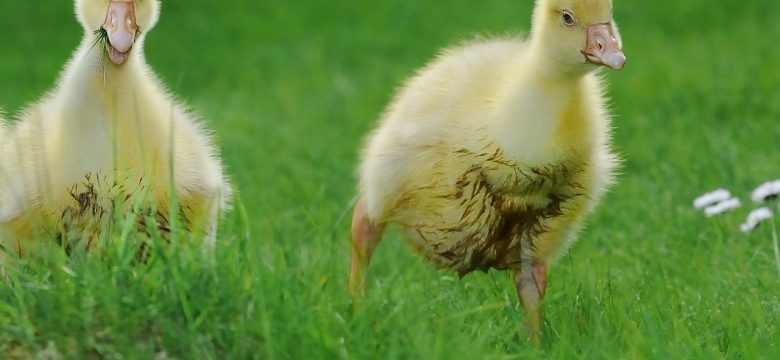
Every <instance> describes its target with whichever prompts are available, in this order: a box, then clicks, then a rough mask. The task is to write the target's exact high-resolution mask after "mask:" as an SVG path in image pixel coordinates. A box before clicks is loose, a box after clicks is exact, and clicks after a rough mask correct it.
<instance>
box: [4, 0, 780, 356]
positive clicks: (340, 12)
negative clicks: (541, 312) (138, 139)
mask: <svg viewBox="0 0 780 360" xmlns="http://www.w3.org/2000/svg"><path fill="white" fill-rule="evenodd" d="M54 3H56V4H54ZM163 5H164V6H163V12H162V18H161V22H160V24H159V26H158V27H157V28H156V29H155V30H154V31H153V32H152V33H151V34H150V37H149V39H148V46H147V49H146V52H147V54H148V57H149V61H150V63H151V64H152V66H153V67H154V68H155V70H156V71H157V72H158V74H159V75H160V76H161V78H162V79H164V81H165V82H166V83H167V84H168V85H169V87H170V88H171V90H172V91H174V92H175V93H176V94H178V96H179V97H181V98H182V99H186V101H188V102H189V103H190V104H191V105H192V106H193V107H194V108H195V109H196V110H197V112H198V113H200V114H202V115H203V116H204V118H206V119H207V120H208V125H209V126H210V127H211V128H213V129H215V133H216V135H217V138H218V142H219V144H220V146H221V147H222V149H223V154H224V158H225V161H226V163H227V165H228V169H229V173H230V175H231V177H232V179H233V182H234V184H235V186H236V188H237V189H238V191H239V193H238V200H239V201H238V202H237V206H236V209H235V210H234V211H233V212H232V213H230V214H229V216H228V217H227V219H225V224H224V226H223V231H222V232H223V233H222V234H221V236H220V241H221V242H220V245H219V246H218V248H217V250H216V255H215V257H214V259H213V260H211V259H209V258H208V257H206V256H204V255H203V254H201V252H200V251H198V249H196V248H194V247H192V246H186V245H185V246H182V247H168V248H158V249H156V257H155V259H154V260H153V261H152V262H151V263H150V264H147V265H136V266H133V265H131V264H130V263H129V262H128V257H127V256H125V254H124V252H123V250H122V249H121V247H119V246H107V247H106V250H105V251H104V252H103V253H101V254H97V255H95V256H90V257H86V258H85V257H83V256H75V257H73V258H65V257H64V256H62V254H58V253H57V251H54V252H53V254H51V256H49V257H47V260H46V261H34V262H28V263H22V264H19V265H17V266H13V267H11V268H10V269H8V270H7V272H8V276H7V277H8V280H7V281H6V282H5V283H4V284H3V285H1V286H0V354H2V355H0V358H9V357H13V356H16V357H19V358H25V357H33V358H35V357H44V356H54V357H49V358H57V357H56V356H58V355H62V356H64V357H66V358H110V359H114V358H116V359H119V358H129V359H136V358H138V359H149V358H154V357H155V356H158V358H166V357H164V356H167V358H180V359H191V358H211V359H223V358H239V359H241V358H269V359H276V358H280V359H311V358H322V359H340V358H346V359H370V358H376V359H385V358H401V359H505V358H507V359H508V358H537V357H538V358H560V359H572V358H608V359H617V358H639V359H667V358H681V359H691V358H702V359H712V358H730V359H752V358H767V359H772V358H780V328H778V326H780V325H779V324H780V277H778V274H777V272H776V270H775V267H774V262H773V256H772V251H771V242H770V232H769V228H768V227H763V228H759V229H758V230H757V231H756V232H754V233H752V234H749V235H745V234H742V233H740V232H739V229H738V228H739V224H740V223H741V222H742V220H743V219H744V216H745V215H746V214H747V212H748V211H749V210H750V209H751V208H752V207H753V204H750V203H749V200H748V199H747V197H746V195H748V194H749V191H750V190H752V189H753V188H754V187H755V186H756V185H758V184H760V183H761V182H763V181H765V180H770V179H774V178H778V177H780V152H778V151H780V150H779V149H780V148H779V147H778V143H780V125H778V124H780V123H779V122H778V121H780V66H778V60H779V59H780V46H778V44H779V43H780V42H779V41H778V38H780V22H778V21H777V15H778V14H780V5H778V3H777V1H774V0H753V1H744V0H742V1H737V0H720V1H717V2H716V1H706V0H688V1H673V0H658V1H624V0H616V7H617V8H616V13H615V16H616V19H617V20H618V22H619V23H620V25H621V32H622V34H623V40H624V42H625V50H626V54H627V55H628V57H629V63H628V65H627V67H626V69H625V70H624V71H622V72H609V73H605V75H606V78H607V79H608V80H609V82H610V84H611V86H610V93H611V96H612V98H613V101H612V108H613V109H614V113H615V114H616V117H615V121H614V123H615V126H616V131H615V142H616V147H617V148H618V149H619V151H620V153H622V154H623V157H624V158H625V163H624V167H623V170H622V172H623V173H622V175H621V177H620V181H619V184H618V185H617V186H616V187H615V188H614V190H613V191H612V192H611V193H610V195H609V196H608V197H607V198H606V199H605V201H604V202H603V203H602V205H601V206H600V207H599V208H598V211H597V212H596V214H594V216H592V217H591V218H590V219H589V221H588V226H587V229H586V230H585V231H584V232H583V233H582V234H581V236H580V241H579V242H578V243H577V244H576V245H575V246H574V247H573V248H572V249H571V251H570V254H569V255H568V256H566V257H564V258H563V259H562V260H561V261H560V263H558V264H557V266H554V267H553V268H552V269H551V275H550V276H551V278H550V288H549V290H548V295H547V298H546V301H545V324H544V327H545V328H544V341H543V343H542V344H541V346H539V347H534V346H532V345H530V344H528V343H526V342H525V341H524V340H521V338H520V336H519V335H518V331H517V330H518V328H519V324H520V323H521V321H522V316H523V313H522V311H521V310H520V309H519V307H518V305H517V301H516V298H515V293H514V290H513V287H512V285H511V281H510V279H509V276H508V275H507V274H506V273H503V272H491V273H489V274H481V273H475V274H472V275H469V276H467V277H465V278H464V279H462V280H458V278H457V275H456V274H453V273H448V272H444V271H437V270H435V269H434V267H433V266H431V265H430V264H429V263H427V262H426V261H424V260H423V259H421V258H420V257H419V256H416V255H415V254H413V253H412V251H410V249H409V248H408V247H407V246H406V245H405V244H404V242H403V241H402V239H401V237H400V236H399V235H398V233H396V232H391V233H390V234H389V235H388V236H387V238H386V240H385V241H384V242H383V244H382V246H381V247H380V249H379V250H378V252H377V256H376V260H375V262H374V263H373V264H372V267H371V278H370V282H369V291H368V294H367V296H366V299H365V300H364V302H363V303H362V307H361V308H359V309H358V310H357V311H353V309H352V307H351V303H350V298H349V296H348V293H347V274H348V267H349V256H350V240H349V231H348V229H349V216H348V215H349V211H350V210H351V209H350V204H351V202H352V199H353V196H354V187H355V184H354V183H355V181H354V176H353V169H354V167H355V162H356V154H357V149H358V147H359V145H360V143H361V142H362V138H363V136H364V134H365V133H366V132H367V131H368V130H369V129H370V128H371V127H372V125H373V123H374V121H375V119H376V118H377V116H378V114H380V112H381V111H382V110H383V107H384V106H385V104H386V103H387V101H388V100H389V98H390V97H391V95H392V92H393V90H394V89H395V88H396V87H397V86H398V85H399V84H400V82H401V81H402V80H403V79H404V78H406V77H407V76H409V75H410V74H411V73H412V72H413V71H414V70H415V69H416V68H418V67H420V66H422V65H423V64H424V63H425V62H426V61H427V60H428V59H430V58H431V57H432V56H433V55H434V54H435V53H436V52H437V51H438V49H440V48H441V47H444V46H447V45H450V44H453V43H456V42H458V41H460V40H463V39H468V38H470V37H472V36H474V35H475V34H480V35H490V34H505V33H509V32H524V31H527V29H528V28H529V26H530V25H529V18H530V12H531V7H532V4H531V1H510V0H486V1H469V0H453V1H443V0H439V1H418V2H403V1H371V2H357V1H333V0H331V1H323V0H306V1H257V0H233V1H222V2H220V1H187V0H175V1H174V0H170V1H165V2H164V4H163ZM71 9H72V4H71V3H70V1H56V2H55V1H47V2H45V4H43V3H42V2H39V1H2V2H0V16H2V17H3V21H2V22H0V24H1V25H0V31H2V33H3V34H4V36H2V37H0V107H2V108H5V109H6V110H7V111H8V112H10V113H12V114H13V113H15V112H17V111H19V110H20V109H21V108H22V107H23V106H24V104H26V103H29V102H31V101H34V100H35V99H36V98H37V97H39V96H40V95H41V94H42V93H43V92H44V91H46V90H47V89H48V88H49V87H51V85H52V84H53V82H54V80H55V78H56V75H57V73H58V72H59V69H60V68H61V66H62V65H63V64H64V62H65V61H66V60H67V58H68V56H69V55H70V52H71V51H72V50H73V49H75V47H76V45H77V44H78V41H79V38H80V33H81V30H80V27H79V26H78V24H77V23H76V21H75V20H74V17H73V15H72V10H71ZM0 156H1V154H0ZM721 186H725V187H728V188H730V189H731V190H732V191H733V192H735V193H736V194H738V195H741V196H742V197H743V200H744V203H745V206H744V207H743V208H742V209H740V210H738V211H736V212H734V213H731V214H728V215H726V216H722V217H717V218H705V217H704V216H703V215H702V214H700V213H696V212H694V211H693V209H692V208H691V205H690V204H691V200H692V199H693V198H694V197H696V196H697V195H699V194H700V193H702V192H704V191H708V190H711V189H714V188H717V187H721Z"/></svg>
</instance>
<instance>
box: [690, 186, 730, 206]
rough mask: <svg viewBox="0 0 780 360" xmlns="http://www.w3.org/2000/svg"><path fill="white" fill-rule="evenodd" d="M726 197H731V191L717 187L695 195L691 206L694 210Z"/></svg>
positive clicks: (723, 199)
mask: <svg viewBox="0 0 780 360" xmlns="http://www.w3.org/2000/svg"><path fill="white" fill-rule="evenodd" d="M728 199H731V192H729V191H728V190H726V189H718V190H715V191H712V192H708V193H706V194H704V195H702V196H699V197H697V198H696V200H693V207H694V208H696V210H701V209H704V208H706V207H708V206H712V205H714V204H717V203H719V202H721V201H726V200H728Z"/></svg>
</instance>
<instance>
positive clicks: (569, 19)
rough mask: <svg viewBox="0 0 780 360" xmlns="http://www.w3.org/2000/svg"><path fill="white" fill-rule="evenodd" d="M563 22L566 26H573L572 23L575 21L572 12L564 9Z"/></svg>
mask: <svg viewBox="0 0 780 360" xmlns="http://www.w3.org/2000/svg"><path fill="white" fill-rule="evenodd" d="M562 19H563V23H564V24H565V25H566V26H574V23H575V22H576V21H575V20H574V14H572V13H571V12H569V10H564V11H563V15H562Z"/></svg>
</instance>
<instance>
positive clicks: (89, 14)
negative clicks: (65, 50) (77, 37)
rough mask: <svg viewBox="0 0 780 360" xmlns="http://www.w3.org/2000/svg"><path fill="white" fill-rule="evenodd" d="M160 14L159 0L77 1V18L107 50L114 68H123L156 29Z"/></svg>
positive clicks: (88, 32) (97, 42)
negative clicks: (150, 32)
mask: <svg viewBox="0 0 780 360" xmlns="http://www.w3.org/2000/svg"><path fill="white" fill-rule="evenodd" d="M159 13H160V3H159V1H158V0H76V14H77V16H78V19H79V22H80V23H81V25H82V26H83V27H84V30H85V31H86V32H87V34H88V35H89V36H92V34H97V36H98V38H97V39H95V41H96V44H98V45H101V44H100V43H103V44H102V45H103V46H104V47H105V49H106V54H107V56H108V59H109V60H110V61H111V63H113V64H114V65H117V66H119V65H122V64H124V63H125V62H126V61H127V59H128V58H129V57H130V54H131V52H132V51H133V47H134V46H135V47H140V43H141V42H142V41H143V35H144V34H145V33H146V32H148V31H149V30H151V29H152V27H154V25H155V24H156V23H157V19H158V16H159Z"/></svg>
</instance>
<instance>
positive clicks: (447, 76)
mask: <svg viewBox="0 0 780 360" xmlns="http://www.w3.org/2000/svg"><path fill="white" fill-rule="evenodd" d="M611 14H612V2H611V1H608V0H591V1H586V0H542V1H539V2H537V5H536V11H535V15H534V27H533V31H532V36H531V38H530V39H529V40H523V39H520V38H504V39H493V40H481V41H474V42H470V43H468V44H465V45H462V46H459V47H456V48H454V49H450V50H447V51H445V52H444V53H443V54H442V55H441V56H440V57H439V58H438V59H437V60H436V61H434V62H433V63H432V64H431V65H429V66H427V67H426V68H424V69H423V70H422V71H420V72H419V73H418V74H417V75H416V76H415V77H413V78H412V79H411V80H410V81H409V82H408V83H407V84H406V86H405V87H404V88H403V89H402V90H401V91H400V93H399V94H398V95H397V96H396V98H395V100H394V101H393V103H392V104H391V105H390V107H389V108H388V110H387V112H386V113H385V114H384V116H383V117H382V119H381V121H380V124H379V126H378V127H377V129H376V130H375V131H374V132H373V133H372V134H371V136H370V137H369V141H368V143H367V146H366V148H365V149H364V151H363V156H362V159H363V160H362V163H361V166H360V170H359V177H360V185H359V192H360V200H359V202H358V205H357V206H356V210H355V215H354V220H353V238H354V252H353V267H352V278H351V280H352V281H351V287H352V291H353V293H354V294H356V295H357V294H359V293H361V292H362V291H363V288H364V272H365V267H366V266H367V265H368V262H369V260H370V257H371V254H372V252H373V251H374V249H375V247H376V246H377V244H378V242H379V239H380V237H381V233H382V231H383V229H384V227H385V225H386V224H389V223H395V224H398V225H400V228H401V229H402V231H403V232H404V233H405V234H406V236H407V238H408V239H409V240H410V241H411V243H412V244H413V246H414V247H415V248H417V249H418V250H419V251H420V252H421V253H422V254H423V255H425V256H426V257H428V258H429V259H431V260H433V261H434V262H435V263H436V264H438V265H439V266H441V267H444V268H450V269H454V270H456V271H458V272H459V273H460V274H466V273H468V272H470V271H473V270H486V269H490V268H497V269H511V270H514V271H515V280H516V283H517V288H518V295H519V297H520V299H521V300H522V301H523V304H524V305H525V307H526V309H527V310H528V312H529V322H530V326H531V329H532V334H531V335H532V337H536V336H537V335H538V333H539V330H540V323H539V305H540V301H541V298H542V296H543V294H544V288H545V281H546V266H547V264H548V263H550V262H552V261H554V259H555V258H556V257H557V256H558V255H560V254H561V252H562V251H564V250H565V249H566V248H567V247H568V246H569V245H570V243H571V241H572V240H573V239H574V233H575V232H576V230H577V228H578V227H579V225H580V223H581V221H582V218H583V216H584V215H585V214H586V213H587V212H588V211H590V210H591V209H592V208H593V206H594V205H595V204H596V203H597V201H598V200H599V199H600V198H601V196H602V194H603V193H604V192H605V191H606V189H607V187H608V185H609V184H610V182H611V180H612V177H613V172H614V168H615V165H616V160H615V157H614V155H613V154H612V153H611V152H610V146H609V134H610V131H609V129H610V125H609V116H608V113H607V110H606V106H605V100H604V97H603V95H602V93H603V88H602V86H601V84H600V81H599V79H598V78H597V76H596V75H595V74H594V70H595V69H596V68H597V66H598V65H607V66H610V67H614V68H622V66H623V63H624V62H625V57H623V54H622V52H621V47H622V44H621V42H620V38H619V35H618V34H617V28H616V26H614V23H613V21H612V18H611V17H612V15H611Z"/></svg>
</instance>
